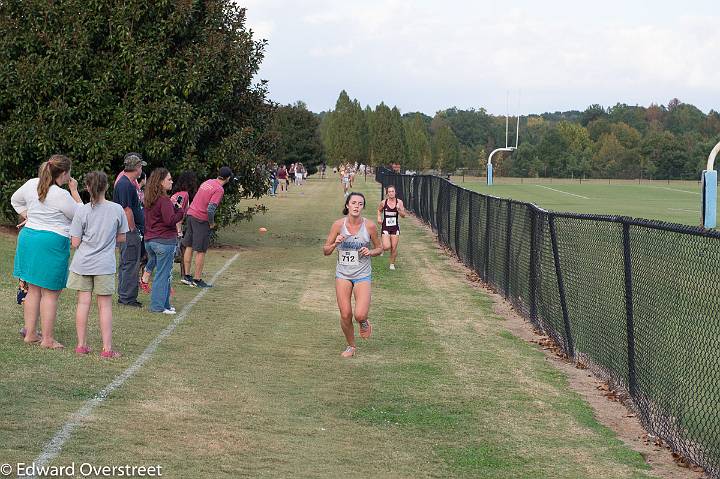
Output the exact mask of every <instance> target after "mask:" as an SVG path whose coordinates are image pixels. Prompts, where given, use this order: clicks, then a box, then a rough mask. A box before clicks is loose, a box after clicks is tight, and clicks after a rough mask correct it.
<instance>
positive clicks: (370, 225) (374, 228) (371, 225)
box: [365, 219, 377, 234]
mask: <svg viewBox="0 0 720 479" xmlns="http://www.w3.org/2000/svg"><path fill="white" fill-rule="evenodd" d="M365 227H366V228H367V230H368V233H370V234H372V233H375V232H376V231H377V225H376V224H375V223H373V222H372V221H370V220H367V219H366V220H365Z"/></svg>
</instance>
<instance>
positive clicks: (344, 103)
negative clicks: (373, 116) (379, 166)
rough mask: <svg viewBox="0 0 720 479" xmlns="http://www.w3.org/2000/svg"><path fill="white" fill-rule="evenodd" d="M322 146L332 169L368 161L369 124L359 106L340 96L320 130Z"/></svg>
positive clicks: (357, 103)
mask: <svg viewBox="0 0 720 479" xmlns="http://www.w3.org/2000/svg"><path fill="white" fill-rule="evenodd" d="M321 133H322V139H323V144H324V145H325V150H326V152H327V155H328V157H329V160H330V162H331V163H332V164H334V165H339V164H342V163H355V162H358V163H364V162H366V161H367V158H368V124H367V119H366V118H365V112H364V111H363V109H362V107H361V106H360V103H359V102H358V101H357V100H350V96H349V95H348V94H347V92H346V91H345V90H343V91H341V92H340V96H339V97H338V100H337V102H336V103H335V110H334V111H332V112H330V113H328V114H327V115H325V118H324V121H323V126H322V128H321Z"/></svg>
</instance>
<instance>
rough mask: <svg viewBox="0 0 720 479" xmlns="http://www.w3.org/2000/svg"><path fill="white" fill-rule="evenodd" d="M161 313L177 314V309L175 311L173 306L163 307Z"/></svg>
mask: <svg viewBox="0 0 720 479" xmlns="http://www.w3.org/2000/svg"><path fill="white" fill-rule="evenodd" d="M163 314H177V311H175V308H172V309H163Z"/></svg>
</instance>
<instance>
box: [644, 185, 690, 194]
mask: <svg viewBox="0 0 720 479" xmlns="http://www.w3.org/2000/svg"><path fill="white" fill-rule="evenodd" d="M650 188H658V189H660V190H668V191H679V192H680V193H689V194H691V195H699V194H700V193H699V192H697V191H687V190H679V189H677V188H668V187H667V186H652V185H650Z"/></svg>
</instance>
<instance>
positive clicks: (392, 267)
mask: <svg viewBox="0 0 720 479" xmlns="http://www.w3.org/2000/svg"><path fill="white" fill-rule="evenodd" d="M390 269H391V270H393V271H395V265H394V264H392V263H390Z"/></svg>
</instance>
